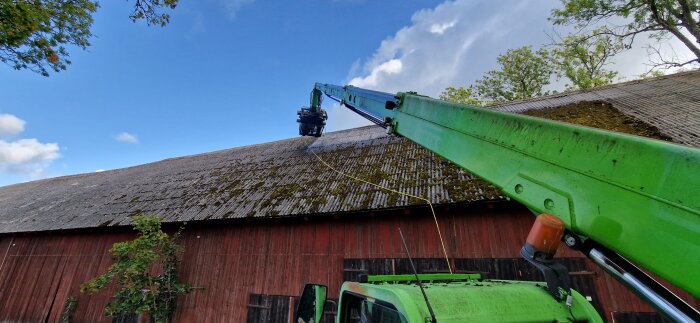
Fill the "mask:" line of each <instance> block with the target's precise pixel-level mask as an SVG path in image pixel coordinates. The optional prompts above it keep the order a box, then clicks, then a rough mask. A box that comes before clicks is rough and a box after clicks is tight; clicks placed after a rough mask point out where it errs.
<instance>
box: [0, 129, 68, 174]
mask: <svg viewBox="0 0 700 323" xmlns="http://www.w3.org/2000/svg"><path fill="white" fill-rule="evenodd" d="M58 157H60V154H59V147H58V144H56V143H46V144H45V143H41V142H39V141H38V140H36V139H19V140H16V141H10V142H8V141H4V140H0V172H7V173H21V174H27V175H30V177H31V178H33V179H36V178H42V177H44V175H43V174H44V171H45V168H46V167H47V166H48V165H49V164H50V163H51V162H52V161H53V160H54V159H56V158H58Z"/></svg>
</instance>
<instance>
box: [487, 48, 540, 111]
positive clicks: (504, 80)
mask: <svg viewBox="0 0 700 323" xmlns="http://www.w3.org/2000/svg"><path fill="white" fill-rule="evenodd" d="M497 60H498V64H499V65H500V66H501V69H500V70H493V71H489V72H487V73H486V75H484V76H483V77H482V78H481V79H480V80H477V81H476V86H475V88H476V91H477V92H478V95H479V96H480V97H482V98H483V99H484V100H487V101H489V103H498V102H505V101H513V100H519V99H528V98H532V97H536V96H540V95H544V94H547V92H546V91H545V90H544V87H545V86H546V85H548V84H549V83H550V78H551V76H552V73H553V68H552V65H551V63H550V54H549V52H548V51H547V50H545V49H539V50H538V51H537V52H533V51H532V50H531V49H530V47H529V46H524V47H521V48H518V49H509V50H508V51H507V52H506V53H505V54H503V55H500V56H498V58H497Z"/></svg>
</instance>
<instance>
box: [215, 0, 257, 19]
mask: <svg viewBox="0 0 700 323" xmlns="http://www.w3.org/2000/svg"><path fill="white" fill-rule="evenodd" d="M220 2H221V4H222V5H223V6H224V8H225V9H226V14H228V17H229V19H234V18H236V14H238V11H239V10H240V9H241V7H243V6H244V5H248V4H252V3H253V2H255V0H220Z"/></svg>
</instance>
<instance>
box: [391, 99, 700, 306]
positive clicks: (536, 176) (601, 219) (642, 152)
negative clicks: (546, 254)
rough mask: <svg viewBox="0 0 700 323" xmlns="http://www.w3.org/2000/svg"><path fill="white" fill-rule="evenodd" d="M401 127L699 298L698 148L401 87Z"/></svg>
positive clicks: (397, 120)
mask: <svg viewBox="0 0 700 323" xmlns="http://www.w3.org/2000/svg"><path fill="white" fill-rule="evenodd" d="M397 98H398V101H399V103H400V104H399V106H398V108H397V109H396V110H395V111H392V112H393V121H392V126H393V129H394V131H395V132H396V133H398V134H400V135H402V136H405V137H406V138H409V139H411V140H413V141H415V142H416V143H418V144H420V145H421V146H423V147H425V148H427V149H429V150H431V151H433V152H435V153H437V154H439V155H441V156H443V157H445V158H446V159H448V160H450V161H452V162H454V163H456V164H457V165H459V166H461V167H464V168H465V169H467V170H469V171H470V172H472V173H474V174H476V175H478V176H480V177H482V178H484V179H485V180H487V181H489V182H491V183H493V184H494V185H495V186H497V187H499V188H500V189H501V190H503V191H504V192H505V193H506V194H507V195H508V196H510V197H511V198H513V199H515V200H518V201H520V202H521V203H523V204H525V205H526V206H527V207H528V208H530V209H532V210H533V211H534V212H537V213H549V214H553V215H556V216H558V217H560V218H561V219H562V220H563V221H564V222H565V223H566V225H567V228H569V229H570V230H572V231H573V232H575V233H577V234H580V235H582V236H585V237H590V238H592V239H594V240H595V241H597V242H599V243H601V244H603V245H605V246H606V247H608V248H610V249H611V250H614V251H616V252H618V253H620V254H621V255H623V256H625V257H627V258H628V259H630V260H631V261H632V262H634V263H636V264H638V265H640V266H642V267H644V268H646V269H648V270H650V271H651V272H653V273H655V274H657V275H659V276H661V277H663V278H665V279H667V280H669V281H670V282H672V283H674V284H676V285H677V286H679V287H681V288H683V289H684V290H686V291H688V292H690V293H691V294H693V295H694V296H695V297H700V284H698V282H699V281H700V256H698V255H700V195H699V194H698V192H699V191H700V150H698V149H694V148H690V147H685V146H680V145H675V144H671V143H666V142H661V141H657V140H651V139H646V138H641V137H637V136H631V135H625V134H619V133H614V132H608V131H602V130H598V129H593V128H588V127H583V126H576V125H570V124H565V123H559V122H554V121H550V120H544V119H538V118H534V117H528V116H524V115H517V114H510V113H504V112H498V111H493V110H488V109H484V108H477V107H469V106H465V105H460V104H453V103H449V102H445V101H441V100H435V99H431V98H428V97H423V96H418V95H413V94H407V93H399V94H398V95H397Z"/></svg>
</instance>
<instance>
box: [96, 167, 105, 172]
mask: <svg viewBox="0 0 700 323" xmlns="http://www.w3.org/2000/svg"><path fill="white" fill-rule="evenodd" d="M104 171H105V170H104V169H101V168H100V169H98V170H96V171H95V173H102V172H104Z"/></svg>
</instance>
